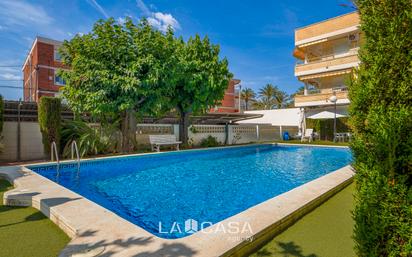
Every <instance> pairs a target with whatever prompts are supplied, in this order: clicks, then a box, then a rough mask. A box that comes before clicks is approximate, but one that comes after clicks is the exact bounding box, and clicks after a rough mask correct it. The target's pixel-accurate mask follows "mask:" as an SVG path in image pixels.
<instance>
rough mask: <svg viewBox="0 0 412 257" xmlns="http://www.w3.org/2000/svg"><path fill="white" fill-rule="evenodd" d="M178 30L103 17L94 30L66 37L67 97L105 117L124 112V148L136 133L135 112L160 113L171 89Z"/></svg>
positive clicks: (81, 109) (79, 110)
mask: <svg viewBox="0 0 412 257" xmlns="http://www.w3.org/2000/svg"><path fill="white" fill-rule="evenodd" d="M170 40H171V41H173V35H172V33H171V31H169V32H168V33H167V34H166V35H164V34H162V33H161V32H159V31H157V30H154V29H153V28H152V27H151V26H150V25H149V24H148V22H147V21H146V20H142V21H141V22H140V23H139V24H137V25H135V24H134V23H133V22H132V20H131V19H127V21H126V22H125V23H124V24H119V23H117V22H115V21H114V19H112V18H110V19H108V20H106V21H104V20H100V21H98V22H97V23H96V24H95V25H94V27H93V30H92V32H90V33H88V34H85V35H77V36H75V37H74V38H73V39H72V40H70V41H65V42H64V44H63V48H62V57H63V62H64V63H65V64H66V65H68V66H70V67H71V70H70V71H64V70H63V71H60V72H61V75H62V76H63V78H64V79H65V80H66V86H65V88H64V90H63V94H64V97H65V98H66V99H67V101H68V104H69V105H70V107H71V108H72V109H73V110H74V111H75V112H77V113H82V112H88V113H91V114H92V115H95V116H98V117H99V118H100V119H105V118H108V117H110V118H120V119H121V120H122V122H121V124H122V125H121V128H122V136H123V140H122V145H123V150H124V151H129V150H131V147H132V141H133V140H134V138H135V126H136V121H135V116H136V114H143V113H156V112H159V111H160V110H162V109H163V108H164V107H165V106H166V105H165V104H162V101H161V100H162V99H164V95H165V91H167V90H168V84H167V83H166V80H167V77H168V76H167V72H166V70H167V68H168V67H169V65H170V63H169V61H171V58H170V56H171V54H172V53H173V51H174V50H173V47H172V46H173V45H172V44H169V41H170Z"/></svg>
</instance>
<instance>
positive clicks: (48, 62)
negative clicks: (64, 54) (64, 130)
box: [22, 37, 67, 102]
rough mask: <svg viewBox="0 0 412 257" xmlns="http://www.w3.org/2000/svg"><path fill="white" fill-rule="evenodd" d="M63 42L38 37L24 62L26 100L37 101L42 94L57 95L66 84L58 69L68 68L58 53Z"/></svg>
mask: <svg viewBox="0 0 412 257" xmlns="http://www.w3.org/2000/svg"><path fill="white" fill-rule="evenodd" d="M61 45H62V42H60V41H56V40H53V39H49V38H44V37H36V39H35V40H34V42H33V45H32V47H31V49H30V52H29V54H28V55H27V57H26V60H25V62H24V64H23V68H22V71H23V83H24V84H23V86H24V93H23V97H24V101H27V102H37V101H39V99H40V97H42V96H57V95H58V94H59V89H60V88H61V87H62V86H64V85H65V82H64V80H63V79H62V78H61V77H59V76H57V74H56V70H57V69H59V68H63V69H64V68H67V67H64V65H63V64H62V63H61V57H60V54H59V53H58V49H59V47H60V46H61Z"/></svg>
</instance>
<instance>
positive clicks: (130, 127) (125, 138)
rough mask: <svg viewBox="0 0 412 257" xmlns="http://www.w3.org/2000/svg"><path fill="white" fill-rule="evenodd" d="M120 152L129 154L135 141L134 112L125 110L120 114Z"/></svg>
mask: <svg viewBox="0 0 412 257" xmlns="http://www.w3.org/2000/svg"><path fill="white" fill-rule="evenodd" d="M121 127H122V152H126V153H128V152H131V151H133V148H134V145H135V144H134V143H135V141H136V117H135V111H133V110H127V111H125V112H124V113H123V114H122V125H121Z"/></svg>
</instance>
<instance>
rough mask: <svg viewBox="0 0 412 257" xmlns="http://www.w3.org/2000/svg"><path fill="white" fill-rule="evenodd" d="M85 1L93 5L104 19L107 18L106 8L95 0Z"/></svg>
mask: <svg viewBox="0 0 412 257" xmlns="http://www.w3.org/2000/svg"><path fill="white" fill-rule="evenodd" d="M87 2H88V3H89V4H90V5H91V6H93V8H94V9H96V10H97V11H98V12H99V13H101V14H102V15H103V16H104V17H105V18H106V19H107V18H109V15H108V14H107V12H106V10H105V9H104V8H103V7H102V6H101V5H100V4H99V3H98V2H97V1H96V0H87Z"/></svg>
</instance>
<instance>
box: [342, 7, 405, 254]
mask: <svg viewBox="0 0 412 257" xmlns="http://www.w3.org/2000/svg"><path fill="white" fill-rule="evenodd" d="M356 3H357V5H358V7H359V11H360V15H361V28H362V31H363V33H364V35H365V37H366V42H365V44H364V45H362V47H361V52H360V58H361V61H362V64H361V66H360V69H359V71H358V72H356V73H357V74H356V75H357V79H356V80H355V81H353V82H352V83H351V85H350V91H349V94H350V95H349V96H350V99H351V106H350V113H351V118H350V124H351V127H352V129H353V131H354V139H355V140H354V141H353V143H352V145H351V147H352V150H353V153H354V158H355V159H354V167H355V169H356V171H357V173H356V177H355V179H356V187H357V190H356V207H355V210H354V219H355V222H356V224H355V230H354V239H355V241H356V252H357V254H358V256H361V257H362V256H405V257H406V256H412V237H411V235H412V189H411V185H412V133H411V131H412V106H411V103H412V99H411V98H412V94H411V92H412V84H411V81H412V71H411V65H412V52H411V50H412V30H411V27H412V5H411V2H410V0H396V1H393V0H358V1H356Z"/></svg>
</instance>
